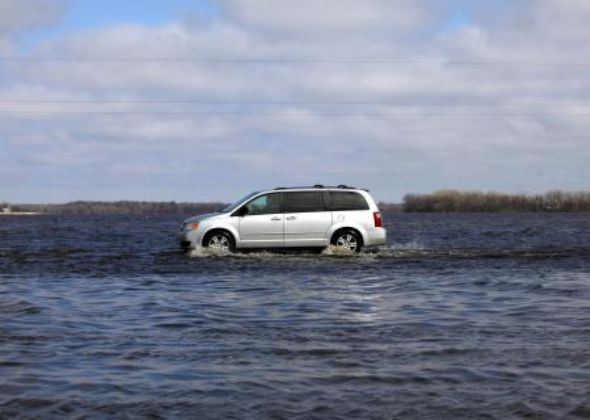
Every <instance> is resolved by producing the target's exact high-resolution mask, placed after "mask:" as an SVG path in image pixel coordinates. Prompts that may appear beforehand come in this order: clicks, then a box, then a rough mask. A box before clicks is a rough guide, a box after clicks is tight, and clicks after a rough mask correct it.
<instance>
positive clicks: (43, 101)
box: [0, 98, 590, 107]
mask: <svg viewBox="0 0 590 420" xmlns="http://www.w3.org/2000/svg"><path fill="white" fill-rule="evenodd" d="M0 103H26V104H29V103H32V104H34V103H41V104H52V103H84V104H108V103H117V104H119V103H121V104H126V103H187V104H198V105H267V106H268V105H282V106H287V105H335V106H340V105H361V106H362V105H366V106H395V107H420V106H444V107H449V106H456V107H467V106H477V107H529V106H552V107H580V106H581V107H587V106H590V103H564V102H559V101H555V102H552V101H537V102H520V103H518V102H506V103H500V102H453V101H431V102H413V101H394V100H391V101H389V100H383V101H369V100H367V101H363V100H325V101H323V100H287V99H286V100H264V99H236V100H232V99H228V100H217V99H197V98H131V99H124V98H113V99H109V98H104V99H97V98H94V99H82V98H80V99H78V98H56V99H51V98H42V99H29V98H0Z"/></svg>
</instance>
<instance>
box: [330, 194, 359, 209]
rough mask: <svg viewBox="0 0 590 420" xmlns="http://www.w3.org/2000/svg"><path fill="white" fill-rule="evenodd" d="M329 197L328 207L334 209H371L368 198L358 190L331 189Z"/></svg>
mask: <svg viewBox="0 0 590 420" xmlns="http://www.w3.org/2000/svg"><path fill="white" fill-rule="evenodd" d="M328 197H329V199H328V208H329V209H330V210H332V211H343V210H369V205H368V204H367V200H365V198H364V197H363V196H362V195H360V194H359V193H357V192H352V191H330V192H328Z"/></svg>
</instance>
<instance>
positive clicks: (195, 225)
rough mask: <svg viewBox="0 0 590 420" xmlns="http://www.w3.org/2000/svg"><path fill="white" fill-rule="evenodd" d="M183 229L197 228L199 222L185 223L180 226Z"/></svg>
mask: <svg viewBox="0 0 590 420" xmlns="http://www.w3.org/2000/svg"><path fill="white" fill-rule="evenodd" d="M182 229H183V230H197V229H199V222H192V223H185V224H184V225H183V226H182Z"/></svg>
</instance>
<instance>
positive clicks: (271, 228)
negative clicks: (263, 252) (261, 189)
mask: <svg viewBox="0 0 590 420" xmlns="http://www.w3.org/2000/svg"><path fill="white" fill-rule="evenodd" d="M236 214H237V215H238V216H237V217H239V232H240V246H241V247H244V248H267V247H280V246H283V219H284V218H283V214H282V212H281V194H280V193H268V194H263V195H260V196H258V197H255V198H253V199H252V200H250V201H249V202H248V203H246V204H245V205H243V206H242V207H241V208H240V209H238V210H237V211H236Z"/></svg>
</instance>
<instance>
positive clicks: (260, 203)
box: [246, 194, 281, 215]
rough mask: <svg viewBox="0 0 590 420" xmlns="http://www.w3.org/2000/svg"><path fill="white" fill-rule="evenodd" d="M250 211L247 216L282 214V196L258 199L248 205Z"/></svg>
mask: <svg viewBox="0 0 590 420" xmlns="http://www.w3.org/2000/svg"><path fill="white" fill-rule="evenodd" d="M246 208H247V209H248V211H247V212H246V214H249V215H257V214H273V213H280V212H281V195H280V194H265V195H261V196H260V197H256V198H255V199H254V200H252V201H250V202H249V203H248V204H246Z"/></svg>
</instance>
